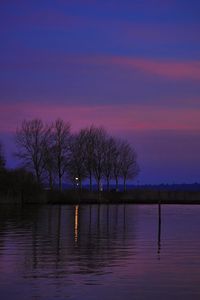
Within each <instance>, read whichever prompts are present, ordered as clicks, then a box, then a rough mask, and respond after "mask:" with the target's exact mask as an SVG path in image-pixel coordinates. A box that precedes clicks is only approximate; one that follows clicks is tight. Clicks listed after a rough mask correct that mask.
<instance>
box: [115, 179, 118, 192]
mask: <svg viewBox="0 0 200 300" xmlns="http://www.w3.org/2000/svg"><path fill="white" fill-rule="evenodd" d="M115 182H116V192H118V191H119V184H118V176H116V177H115Z"/></svg>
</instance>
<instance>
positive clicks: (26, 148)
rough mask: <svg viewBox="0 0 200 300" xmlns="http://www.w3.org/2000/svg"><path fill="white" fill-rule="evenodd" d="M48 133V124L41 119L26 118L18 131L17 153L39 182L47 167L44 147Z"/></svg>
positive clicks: (16, 140)
mask: <svg viewBox="0 0 200 300" xmlns="http://www.w3.org/2000/svg"><path fill="white" fill-rule="evenodd" d="M48 134H49V133H48V130H47V128H46V126H45V125H44V123H43V122H42V121H41V120H40V119H33V120H30V121H26V120H24V121H23V122H22V124H21V127H20V128H18V129H17V131H16V136H15V142H16V145H17V148H18V151H17V153H16V155H17V156H18V157H19V159H20V160H21V161H22V164H23V166H24V167H26V168H29V169H30V170H32V171H33V172H34V173H35V176H36V179H37V182H38V183H41V181H42V175H43V172H44V168H45V160H44V149H45V144H46V140H47V139H48Z"/></svg>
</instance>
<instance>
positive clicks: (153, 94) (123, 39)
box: [0, 0, 200, 184]
mask: <svg viewBox="0 0 200 300" xmlns="http://www.w3.org/2000/svg"><path fill="white" fill-rule="evenodd" d="M35 117H38V118H42V119H43V120H44V121H47V122H49V121H53V120H55V119H56V118H58V117H60V118H62V119H64V120H65V121H69V122H70V123H71V126H72V131H77V130H79V129H80V128H81V127H84V126H88V125H90V124H95V125H97V126H99V125H103V126H104V127H105V128H106V129H107V130H108V132H109V133H111V134H113V135H115V136H118V137H121V138H126V139H128V140H129V141H130V143H131V144H132V145H133V146H134V147H135V149H136V151H137V153H138V161H139V164H140V168H141V173H140V175H139V177H138V179H137V183H139V184H145V183H150V184H159V183H169V184H171V183H193V182H199V181H200V172H199V169H200V155H199V153H200V1H198V0H140V1H139V0H123V1H121V0H107V1H104V0H101V1H100V0H99V1H98V0H65V1H64V0H54V1H53V0H48V1H47V0H34V1H33V0H29V1H27V0H9V1H6V0H1V1H0V140H1V141H2V142H3V143H4V147H5V152H6V156H7V165H8V167H12V166H15V165H17V162H16V161H15V158H14V157H13V155H12V154H13V152H14V142H13V136H14V133H15V130H16V127H17V126H20V123H21V122H22V120H23V119H27V120H29V119H32V118H35Z"/></svg>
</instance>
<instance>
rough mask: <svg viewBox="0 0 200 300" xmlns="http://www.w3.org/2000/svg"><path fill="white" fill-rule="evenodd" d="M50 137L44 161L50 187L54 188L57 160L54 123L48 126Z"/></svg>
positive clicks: (46, 145) (45, 147)
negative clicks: (53, 130) (53, 131)
mask: <svg viewBox="0 0 200 300" xmlns="http://www.w3.org/2000/svg"><path fill="white" fill-rule="evenodd" d="M47 130H48V139H46V143H45V145H44V163H45V173H46V179H47V182H48V184H49V188H50V189H51V190H52V189H53V186H54V182H55V173H56V167H55V166H56V162H55V156H54V136H53V133H52V125H51V126H48V129H47Z"/></svg>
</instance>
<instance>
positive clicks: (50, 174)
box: [49, 171, 53, 190]
mask: <svg viewBox="0 0 200 300" xmlns="http://www.w3.org/2000/svg"><path fill="white" fill-rule="evenodd" d="M49 188H50V190H53V179H52V173H51V171H49Z"/></svg>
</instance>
